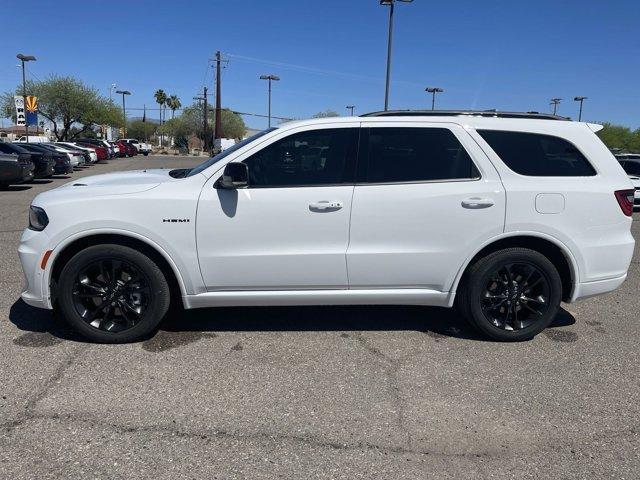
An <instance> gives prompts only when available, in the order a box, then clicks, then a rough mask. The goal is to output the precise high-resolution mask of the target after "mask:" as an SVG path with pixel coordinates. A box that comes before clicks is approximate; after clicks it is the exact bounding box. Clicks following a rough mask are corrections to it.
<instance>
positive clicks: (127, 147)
mask: <svg viewBox="0 0 640 480" xmlns="http://www.w3.org/2000/svg"><path fill="white" fill-rule="evenodd" d="M117 143H118V146H119V147H121V148H124V156H126V157H133V156H135V155H137V154H138V149H137V148H136V147H135V146H134V145H133V144H132V143H129V142H125V141H124V140H118V142H117Z"/></svg>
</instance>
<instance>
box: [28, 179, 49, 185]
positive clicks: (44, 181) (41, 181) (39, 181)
mask: <svg viewBox="0 0 640 480" xmlns="http://www.w3.org/2000/svg"><path fill="white" fill-rule="evenodd" d="M51 182H53V180H51V179H44V178H38V179H35V180H31V181H30V182H29V183H30V184H32V185H46V184H47V183H51Z"/></svg>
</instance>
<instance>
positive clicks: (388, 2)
mask: <svg viewBox="0 0 640 480" xmlns="http://www.w3.org/2000/svg"><path fill="white" fill-rule="evenodd" d="M395 2H402V3H411V2H413V0H380V5H382V6H385V7H389V32H388V37H387V78H386V82H385V87H384V110H385V112H386V111H387V110H389V83H390V82H391V43H392V40H393V10H394V7H395Z"/></svg>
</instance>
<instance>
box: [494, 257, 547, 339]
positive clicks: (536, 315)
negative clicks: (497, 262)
mask: <svg viewBox="0 0 640 480" xmlns="http://www.w3.org/2000/svg"><path fill="white" fill-rule="evenodd" d="M550 288H551V287H550V285H549V281H548V280H547V278H546V276H545V274H544V273H543V272H541V271H540V270H539V269H538V268H537V267H536V266H535V265H532V264H530V263H509V264H506V265H503V266H501V267H498V268H497V269H495V270H494V272H493V273H492V274H491V275H490V278H489V281H488V282H487V283H486V286H485V290H484V295H483V297H482V312H483V313H484V315H485V317H486V318H487V320H489V321H490V322H491V323H492V324H493V325H495V326H496V327H498V328H501V329H503V330H508V331H514V330H521V329H523V328H527V327H530V326H531V325H532V324H533V323H535V322H537V321H538V320H540V319H541V318H543V317H544V314H545V312H546V310H547V309H548V308H549V297H550Z"/></svg>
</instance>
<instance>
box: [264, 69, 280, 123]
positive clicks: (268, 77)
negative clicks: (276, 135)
mask: <svg viewBox="0 0 640 480" xmlns="http://www.w3.org/2000/svg"><path fill="white" fill-rule="evenodd" d="M260 80H267V81H268V82H269V107H268V108H269V128H271V82H272V81H274V82H277V81H278V80H280V77H278V76H277V75H260Z"/></svg>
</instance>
